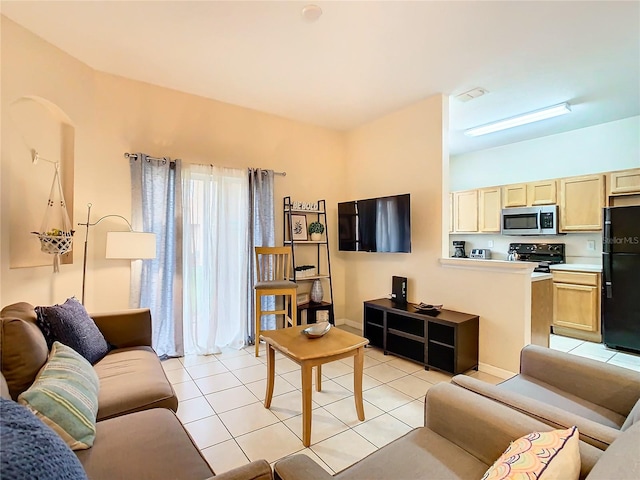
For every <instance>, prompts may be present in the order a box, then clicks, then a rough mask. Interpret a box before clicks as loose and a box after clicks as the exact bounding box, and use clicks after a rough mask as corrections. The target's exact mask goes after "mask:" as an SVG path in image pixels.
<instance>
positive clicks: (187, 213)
mask: <svg viewBox="0 0 640 480" xmlns="http://www.w3.org/2000/svg"><path fill="white" fill-rule="evenodd" d="M182 175H183V185H182V186H183V208H184V219H183V221H184V223H183V229H184V230H183V249H184V254H183V262H184V279H183V284H184V290H183V292H184V293H183V305H184V350H185V354H200V355H202V354H211V353H218V352H220V349H221V348H223V347H233V348H240V347H242V346H243V345H244V341H245V339H246V338H247V333H248V332H247V323H246V318H247V314H248V312H247V309H248V305H247V295H248V288H249V278H248V275H247V272H248V218H249V182H248V178H247V171H246V170H238V169H230V168H219V167H213V166H208V165H188V166H186V167H184V168H183V172H182Z"/></svg>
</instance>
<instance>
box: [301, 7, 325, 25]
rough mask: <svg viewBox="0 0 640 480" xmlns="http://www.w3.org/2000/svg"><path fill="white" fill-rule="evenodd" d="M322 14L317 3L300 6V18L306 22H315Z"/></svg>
mask: <svg viewBox="0 0 640 480" xmlns="http://www.w3.org/2000/svg"><path fill="white" fill-rule="evenodd" d="M321 15H322V9H321V8H320V7H319V6H317V5H306V6H304V7H303V8H302V19H303V20H304V21H305V22H307V23H313V22H316V21H317V20H318V19H319V18H320V16H321Z"/></svg>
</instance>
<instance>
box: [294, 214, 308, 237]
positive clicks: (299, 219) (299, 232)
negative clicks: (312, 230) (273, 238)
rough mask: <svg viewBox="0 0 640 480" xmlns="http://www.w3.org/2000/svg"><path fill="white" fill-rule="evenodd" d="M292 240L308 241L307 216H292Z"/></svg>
mask: <svg viewBox="0 0 640 480" xmlns="http://www.w3.org/2000/svg"><path fill="white" fill-rule="evenodd" d="M291 240H297V241H307V240H308V237H307V217H306V215H291Z"/></svg>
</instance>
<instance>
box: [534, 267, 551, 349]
mask: <svg viewBox="0 0 640 480" xmlns="http://www.w3.org/2000/svg"><path fill="white" fill-rule="evenodd" d="M552 305H553V281H552V279H551V278H548V279H546V280H538V281H532V282H531V343H532V344H534V345H540V346H541V347H547V348H548V347H549V333H550V332H551V324H552V322H553V307H552Z"/></svg>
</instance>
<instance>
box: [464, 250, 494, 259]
mask: <svg viewBox="0 0 640 480" xmlns="http://www.w3.org/2000/svg"><path fill="white" fill-rule="evenodd" d="M469 258H483V259H485V260H489V259H490V258H491V250H489V249H488V248H472V249H471V254H470V255H469Z"/></svg>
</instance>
